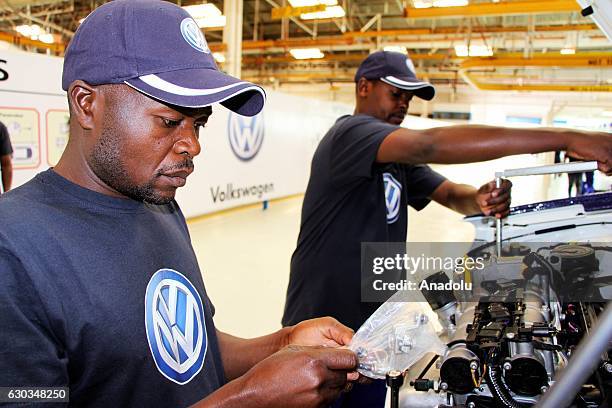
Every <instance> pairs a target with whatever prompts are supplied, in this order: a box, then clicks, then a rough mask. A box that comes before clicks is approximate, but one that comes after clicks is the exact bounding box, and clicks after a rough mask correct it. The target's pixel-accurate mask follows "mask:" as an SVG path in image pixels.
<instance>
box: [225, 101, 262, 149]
mask: <svg viewBox="0 0 612 408" xmlns="http://www.w3.org/2000/svg"><path fill="white" fill-rule="evenodd" d="M227 127H228V129H227V134H228V137H229V142H230V146H231V147H232V151H233V152H234V154H235V155H236V157H238V158H239V159H240V160H244V161H249V160H251V159H252V158H254V157H255V156H256V155H257V153H258V152H259V149H260V148H261V143H262V142H263V138H264V117H263V114H261V113H259V114H257V115H255V116H252V117H247V116H241V115H238V114H235V113H230V114H229V119H228V123H227Z"/></svg>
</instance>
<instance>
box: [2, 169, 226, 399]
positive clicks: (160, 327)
mask: <svg viewBox="0 0 612 408" xmlns="http://www.w3.org/2000/svg"><path fill="white" fill-rule="evenodd" d="M0 219H2V223H0V386H4V387H6V386H45V387H59V386H67V387H69V388H70V405H72V406H79V407H80V406H89V407H125V406H135V407H162V406H168V407H185V406H189V405H191V404H193V403H195V402H197V401H199V400H201V399H202V398H204V397H206V396H207V395H208V394H210V393H211V392H213V391H214V390H216V389H217V388H219V387H220V386H222V385H223V384H224V382H225V378H224V374H223V365H222V361H221V358H220V352H219V346H218V343H217V337H216V332H215V326H214V324H213V321H212V315H213V307H212V305H211V302H210V300H209V299H208V297H207V295H206V290H205V289H204V283H203V281H202V277H201V273H200V269H199V267H198V264H197V260H196V257H195V254H194V252H193V248H192V246H191V242H190V237H189V233H188V230H187V225H186V223H185V219H184V217H183V215H182V213H181V211H180V209H179V207H178V205H177V204H176V202H172V203H171V204H169V205H152V204H145V203H142V202H138V201H134V200H129V199H122V198H115V197H110V196H106V195H103V194H99V193H96V192H93V191H91V190H88V189H85V188H82V187H80V186H78V185H75V184H73V183H71V182H70V181H68V180H66V179H64V178H63V177H61V176H60V175H58V174H57V173H55V172H54V171H53V170H47V171H46V172H43V173H40V174H39V175H37V176H36V177H35V178H34V179H33V180H31V181H30V182H28V183H26V184H24V185H23V186H21V187H19V188H16V189H14V190H11V191H9V192H8V193H6V194H4V195H2V196H1V197H0ZM44 406H45V407H49V406H50V405H49V404H44Z"/></svg>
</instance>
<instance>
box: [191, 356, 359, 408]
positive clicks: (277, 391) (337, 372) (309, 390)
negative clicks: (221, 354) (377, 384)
mask: <svg viewBox="0 0 612 408" xmlns="http://www.w3.org/2000/svg"><path fill="white" fill-rule="evenodd" d="M356 366H357V356H355V354H354V353H353V352H352V351H350V350H347V349H336V348H330V347H327V348H325V347H319V348H315V347H304V346H287V347H285V348H283V349H282V350H281V351H279V352H277V353H274V354H272V355H271V356H269V357H267V358H265V359H264V360H262V361H260V362H259V363H257V364H256V365H255V366H253V368H251V369H250V370H249V371H247V372H246V373H245V374H244V375H243V376H241V377H239V378H237V379H235V380H233V381H230V382H229V383H227V384H226V385H224V386H223V387H221V388H220V389H218V390H217V391H215V392H214V393H212V394H211V395H209V396H208V397H207V398H205V399H204V400H202V401H200V402H198V403H197V404H195V405H194V407H197V408H213V407H214V408H230V407H232V408H233V407H237V408H238V407H239V408H259V407H262V408H263V407H320V406H327V405H329V404H331V403H332V402H333V401H334V400H336V399H337V398H338V396H339V395H340V393H341V392H342V391H343V390H344V388H345V386H346V384H347V380H348V379H349V376H348V374H347V373H349V372H350V371H352V370H354V369H355V367H356Z"/></svg>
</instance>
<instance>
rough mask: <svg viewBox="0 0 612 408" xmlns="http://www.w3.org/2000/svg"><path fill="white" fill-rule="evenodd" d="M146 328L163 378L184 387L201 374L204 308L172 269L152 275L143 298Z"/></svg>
mask: <svg viewBox="0 0 612 408" xmlns="http://www.w3.org/2000/svg"><path fill="white" fill-rule="evenodd" d="M145 327H146V331H147V339H148V341H149V348H150V349H151V354H152V355H153V360H154V361H155V365H156V366H157V369H158V370H159V372H160V373H162V374H163V375H164V377H166V378H167V379H169V380H170V381H173V382H175V383H177V384H180V385H183V384H186V383H188V382H189V381H191V379H192V378H193V377H195V375H196V374H197V373H199V372H200V370H201V369H202V367H203V365H204V357H205V356H206V350H207V347H208V338H207V334H206V323H205V321H204V305H203V304H202V299H201V298H200V294H199V293H198V291H197V290H196V289H195V287H194V286H193V284H192V283H191V282H190V281H189V279H187V278H186V277H185V276H184V275H183V274H181V273H180V272H177V271H175V270H172V269H160V270H158V271H157V272H155V274H153V276H152V277H151V280H150V281H149V284H148V285H147V292H146V295H145Z"/></svg>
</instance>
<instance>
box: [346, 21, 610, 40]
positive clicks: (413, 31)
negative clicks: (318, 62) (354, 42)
mask: <svg viewBox="0 0 612 408" xmlns="http://www.w3.org/2000/svg"><path fill="white" fill-rule="evenodd" d="M598 30H599V28H598V27H597V26H596V25H595V24H572V25H540V26H537V25H536V26H535V27H534V31H535V32H551V31H598ZM525 31H526V28H525V27H516V26H515V27H509V26H508V27H504V26H493V27H491V26H478V27H472V34H474V33H476V34H478V33H516V32H525ZM463 32H467V27H437V28H427V27H424V28H407V29H399V30H381V31H366V32H362V31H349V32H346V33H344V36H345V37H352V38H360V37H361V38H365V37H400V36H409V35H433V34H459V33H463Z"/></svg>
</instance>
